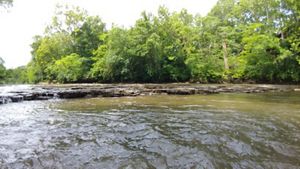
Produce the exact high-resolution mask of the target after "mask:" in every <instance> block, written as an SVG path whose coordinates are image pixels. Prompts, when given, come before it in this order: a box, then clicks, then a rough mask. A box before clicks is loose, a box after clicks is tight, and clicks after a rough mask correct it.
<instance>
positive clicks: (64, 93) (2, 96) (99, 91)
mask: <svg viewBox="0 0 300 169" xmlns="http://www.w3.org/2000/svg"><path fill="white" fill-rule="evenodd" d="M2 88H3V87H2ZM10 88H12V89H11V90H9V91H6V92H4V91H1V92H0V104H4V103H9V102H21V101H30V100H48V99H70V98H84V97H124V96H139V95H154V94H169V95H193V94H217V93H261V92H280V91H298V90H299V86H291V85H252V84H251V85H246V84H243V85H233V84H226V85H202V84H185V83H184V84H183V83H180V84H67V85H32V86H27V87H26V88H22V89H18V88H16V89H14V88H13V86H10ZM2 90H3V89H2Z"/></svg>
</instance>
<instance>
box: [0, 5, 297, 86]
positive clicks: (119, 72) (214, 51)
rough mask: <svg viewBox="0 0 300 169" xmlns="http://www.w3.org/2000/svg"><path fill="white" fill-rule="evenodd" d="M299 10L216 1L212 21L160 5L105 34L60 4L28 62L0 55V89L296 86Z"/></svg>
mask: <svg viewBox="0 0 300 169" xmlns="http://www.w3.org/2000/svg"><path fill="white" fill-rule="evenodd" d="M299 9H300V6H299V3H298V2H297V1H295V0H281V1H274V0H264V1H262V0H253V1H248V0H239V1H237V0H219V1H218V2H217V4H216V5H215V6H214V7H213V8H212V10H211V11H210V12H209V13H208V14H207V16H199V15H192V14H189V13H188V11H187V10H185V9H183V10H182V11H179V12H171V11H169V10H168V9H167V8H166V7H163V6H162V7H160V8H159V9H158V12H157V13H156V14H152V13H147V12H143V13H142V14H141V17H140V18H139V19H138V20H137V21H136V23H135V24H134V25H133V26H131V27H129V28H125V27H121V26H118V25H115V24H114V25H112V27H111V28H109V29H108V28H107V26H106V24H105V23H104V22H103V21H102V20H101V18H100V17H99V16H90V15H89V14H88V13H87V11H85V10H84V9H81V8H79V7H68V6H59V5H58V6H57V9H56V12H55V14H54V16H53V19H52V22H51V23H50V24H49V25H48V26H47V27H46V28H45V32H44V33H43V34H42V35H37V36H35V37H34V41H33V43H32V44H31V47H32V51H31V54H32V60H31V61H30V63H29V64H28V65H26V66H23V67H19V68H16V69H8V70H6V68H5V67H4V66H3V64H4V61H3V60H2V59H1V58H0V84H1V83H32V84H36V83H40V82H46V83H172V82H186V81H188V82H193V83H196V82H199V83H224V82H226V83H247V82H254V83H275V84H276V83H278V84H281V83H286V84H299V82H300V39H299V37H300V31H299V27H300V13H299V11H300V10H299ZM20 57H21V56H20Z"/></svg>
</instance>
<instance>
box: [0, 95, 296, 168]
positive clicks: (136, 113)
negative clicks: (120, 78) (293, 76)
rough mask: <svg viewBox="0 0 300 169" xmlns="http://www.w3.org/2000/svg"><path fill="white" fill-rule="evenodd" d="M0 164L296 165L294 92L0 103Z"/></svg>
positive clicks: (99, 166)
mask: <svg viewBox="0 0 300 169" xmlns="http://www.w3.org/2000/svg"><path fill="white" fill-rule="evenodd" d="M0 168H1V169H2V168H3V169H5V168H9V169H10V168H13V169H14V168H17V169H22V168H49V169H55V168H63V169H65V168H72V169H76V168H99V169H100V168H101V169H102V168H128V169H129V168H137V169H140V168H300V93H299V92H292V93H263V94H217V95H194V96H166V95H157V96H139V97H124V98H92V99H73V100H50V101H30V102H21V103H10V104H5V105H0Z"/></svg>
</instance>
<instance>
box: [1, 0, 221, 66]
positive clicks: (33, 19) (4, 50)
mask: <svg viewBox="0 0 300 169" xmlns="http://www.w3.org/2000/svg"><path fill="white" fill-rule="evenodd" d="M216 2H217V0H14V5H13V7H11V8H10V9H8V11H7V10H4V9H3V8H2V9H0V57H1V58H2V59H3V60H4V61H5V66H6V67H7V68H16V67H18V66H22V65H26V64H27V63H28V62H29V61H30V60H31V58H32V56H31V54H30V51H31V47H30V44H31V43H32V42H33V36H35V35H42V34H43V32H44V30H45V27H46V26H47V25H48V24H49V23H50V22H51V18H52V16H53V14H54V9H55V6H56V5H57V4H61V5H64V4H68V5H71V6H72V5H73V6H80V7H81V8H83V9H86V10H87V11H88V13H89V15H99V16H100V17H101V19H102V20H103V21H104V22H105V23H106V24H107V27H110V26H111V25H112V23H114V24H116V25H119V26H124V27H130V26H132V25H134V23H135V21H136V20H137V19H138V18H139V17H140V14H141V12H142V11H147V12H151V13H156V12H157V9H158V7H159V6H161V5H164V6H166V7H167V8H168V9H169V10H170V11H180V10H181V9H182V8H185V9H187V10H188V12H189V13H192V14H200V15H201V16H205V15H206V14H207V13H208V12H209V11H210V9H211V8H212V7H213V6H214V5H215V4H216Z"/></svg>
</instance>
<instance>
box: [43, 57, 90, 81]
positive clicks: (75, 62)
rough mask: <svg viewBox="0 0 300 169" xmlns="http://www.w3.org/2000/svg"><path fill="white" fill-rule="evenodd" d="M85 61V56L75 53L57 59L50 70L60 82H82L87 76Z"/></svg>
mask: <svg viewBox="0 0 300 169" xmlns="http://www.w3.org/2000/svg"><path fill="white" fill-rule="evenodd" d="M85 63H86V60H85V58H83V57H80V56H79V55H78V54H75V53H73V54H71V55H67V56H64V57H62V58H61V59H60V60H57V61H55V63H54V64H53V65H51V66H50V67H48V71H49V72H50V74H51V75H52V76H53V77H54V79H55V80H57V81H58V82H60V83H70V82H80V81H83V80H84V78H85V74H84V73H85V72H86V70H85V68H86V67H85Z"/></svg>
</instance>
